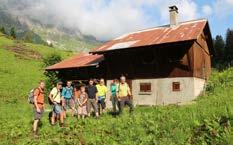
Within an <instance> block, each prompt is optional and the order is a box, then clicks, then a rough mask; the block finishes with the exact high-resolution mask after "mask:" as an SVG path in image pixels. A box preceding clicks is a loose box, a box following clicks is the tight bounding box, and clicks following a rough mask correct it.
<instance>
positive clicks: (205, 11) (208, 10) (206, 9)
mask: <svg viewBox="0 0 233 145" xmlns="http://www.w3.org/2000/svg"><path fill="white" fill-rule="evenodd" d="M202 12H203V14H204V15H205V16H209V15H211V14H212V8H211V6H209V5H204V6H203V7H202Z"/></svg>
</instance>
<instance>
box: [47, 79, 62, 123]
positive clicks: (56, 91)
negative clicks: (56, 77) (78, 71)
mask: <svg viewBox="0 0 233 145" xmlns="http://www.w3.org/2000/svg"><path fill="white" fill-rule="evenodd" d="M61 89H62V82H60V81H59V82H58V83H57V85H56V87H54V88H53V89H52V91H51V92H50V93H49V98H50V101H51V102H52V106H53V107H52V108H53V113H52V117H51V124H52V125H55V118H60V126H61V127H64V113H63V109H62V108H63V105H64V103H63V102H64V101H63V100H64V99H63V98H62V96H61Z"/></svg>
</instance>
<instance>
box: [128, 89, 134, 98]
mask: <svg viewBox="0 0 233 145" xmlns="http://www.w3.org/2000/svg"><path fill="white" fill-rule="evenodd" d="M128 95H129V97H130V99H133V96H132V93H131V90H130V88H129V86H128Z"/></svg>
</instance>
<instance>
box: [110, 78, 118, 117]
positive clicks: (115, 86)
mask: <svg viewBox="0 0 233 145" xmlns="http://www.w3.org/2000/svg"><path fill="white" fill-rule="evenodd" d="M118 86H119V81H118V79H114V80H113V82H112V84H111V87H110V89H111V102H112V108H113V112H114V113H116V111H117V110H116V107H117V91H118Z"/></svg>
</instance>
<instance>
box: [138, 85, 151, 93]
mask: <svg viewBox="0 0 233 145" xmlns="http://www.w3.org/2000/svg"><path fill="white" fill-rule="evenodd" d="M140 92H151V83H140Z"/></svg>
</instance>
